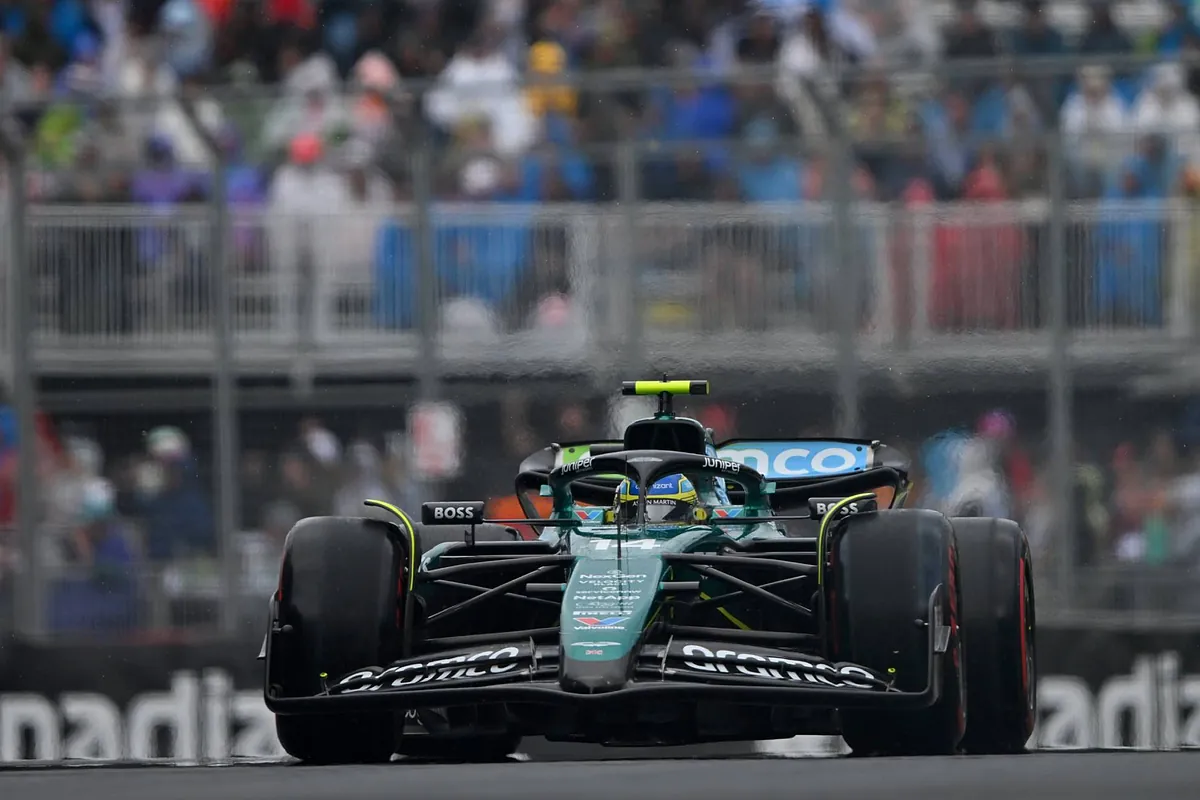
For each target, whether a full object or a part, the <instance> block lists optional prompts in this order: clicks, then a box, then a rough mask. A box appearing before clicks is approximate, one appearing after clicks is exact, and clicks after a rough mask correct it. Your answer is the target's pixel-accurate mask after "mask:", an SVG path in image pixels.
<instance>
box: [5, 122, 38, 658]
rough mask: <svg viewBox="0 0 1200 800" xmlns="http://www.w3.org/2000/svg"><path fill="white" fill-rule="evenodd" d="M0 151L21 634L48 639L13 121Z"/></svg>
mask: <svg viewBox="0 0 1200 800" xmlns="http://www.w3.org/2000/svg"><path fill="white" fill-rule="evenodd" d="M0 150H3V152H4V157H5V159H6V160H7V161H8V190H9V192H8V219H7V223H8V266H9V285H8V289H9V291H8V297H9V301H8V302H9V308H8V312H9V313H8V319H9V340H8V347H9V354H8V355H9V359H10V360H11V370H10V372H9V375H10V379H11V381H12V385H11V386H10V387H9V390H10V391H11V392H12V398H11V401H12V405H13V412H14V413H15V414H16V417H17V437H18V447H17V514H16V522H17V535H18V541H19V542H20V546H21V551H22V553H23V554H24V568H23V570H22V572H21V577H20V581H19V583H18V585H17V596H16V598H15V600H16V609H15V611H16V618H15V620H14V623H15V627H16V630H17V632H18V633H20V634H21V635H22V636H25V637H27V638H30V639H36V638H40V637H42V636H44V635H45V634H46V625H45V607H46V602H45V601H46V594H45V588H46V587H45V586H44V585H43V584H44V583H45V576H44V575H43V572H42V566H43V564H42V554H41V551H40V537H39V536H38V535H37V534H38V527H39V526H40V524H41V513H40V511H41V509H40V504H39V494H40V492H39V490H38V476H37V472H38V469H37V461H38V455H37V453H38V447H37V440H38V434H37V419H36V416H35V415H36V405H37V375H36V374H35V373H34V370H33V306H34V304H33V299H34V298H33V292H32V291H31V289H32V284H31V281H30V280H29V269H28V267H29V264H28V255H29V251H28V248H27V247H26V246H25V234H26V231H27V228H26V223H27V219H28V210H29V206H28V200H29V198H28V197H27V196H26V193H25V176H26V148H25V137H24V135H23V134H22V133H21V131H20V130H19V129H18V127H17V125H16V124H15V121H14V120H13V119H12V118H11V117H5V118H4V120H3V121H2V122H0Z"/></svg>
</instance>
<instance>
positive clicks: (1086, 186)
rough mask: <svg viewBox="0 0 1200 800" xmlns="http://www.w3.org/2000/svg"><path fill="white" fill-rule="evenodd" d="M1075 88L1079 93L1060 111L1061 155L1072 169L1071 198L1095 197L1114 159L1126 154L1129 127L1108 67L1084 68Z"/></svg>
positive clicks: (1128, 143) (1094, 66)
mask: <svg viewBox="0 0 1200 800" xmlns="http://www.w3.org/2000/svg"><path fill="white" fill-rule="evenodd" d="M1079 85H1080V91H1079V92H1077V93H1076V94H1073V95H1072V96H1071V97H1070V98H1068V99H1067V102H1066V104H1065V105H1064V106H1063V110H1062V120H1061V125H1062V132H1063V139H1064V142H1063V144H1064V155H1065V156H1066V158H1067V160H1068V164H1069V165H1070V167H1071V168H1072V176H1071V177H1072V179H1073V180H1072V184H1073V189H1074V192H1075V194H1077V195H1083V196H1091V197H1095V196H1098V195H1099V194H1100V193H1101V191H1102V190H1103V187H1104V184H1105V181H1106V179H1107V173H1108V170H1109V165H1110V164H1111V163H1112V162H1113V160H1114V158H1119V157H1120V154H1121V153H1123V152H1127V151H1128V148H1129V145H1130V142H1129V132H1130V128H1131V126H1130V122H1129V120H1128V117H1127V115H1126V110H1125V104H1124V102H1123V101H1122V100H1121V97H1120V95H1119V94H1118V93H1117V91H1116V90H1115V89H1114V88H1113V85H1112V71H1111V70H1110V69H1109V68H1108V67H1105V66H1103V65H1100V64H1093V65H1090V66H1087V67H1084V68H1083V69H1082V70H1080V75H1079Z"/></svg>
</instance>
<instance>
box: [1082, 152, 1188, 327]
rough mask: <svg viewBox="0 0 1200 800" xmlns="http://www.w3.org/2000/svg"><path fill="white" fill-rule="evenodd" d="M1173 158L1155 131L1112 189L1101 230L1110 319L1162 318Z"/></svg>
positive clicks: (1099, 297) (1148, 321)
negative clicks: (1164, 203)
mask: <svg viewBox="0 0 1200 800" xmlns="http://www.w3.org/2000/svg"><path fill="white" fill-rule="evenodd" d="M1170 158H1171V157H1170V154H1169V152H1168V149H1167V145H1166V142H1165V141H1164V140H1163V139H1162V138H1161V137H1151V138H1150V139H1149V140H1148V141H1147V143H1146V148H1145V150H1144V151H1143V152H1142V153H1139V154H1138V155H1136V156H1133V157H1131V158H1130V159H1128V160H1127V161H1126V163H1125V164H1124V165H1123V167H1122V168H1121V170H1120V171H1119V173H1118V175H1117V177H1116V180H1114V181H1113V182H1112V183H1111V184H1110V186H1109V189H1108V192H1107V193H1106V200H1105V206H1106V207H1105V208H1104V209H1103V216H1102V220H1103V221H1102V222H1101V224H1100V225H1099V226H1098V229H1097V231H1096V271H1095V281H1096V285H1095V298H1096V313H1097V314H1098V315H1099V316H1100V318H1101V319H1102V320H1104V321H1105V322H1106V323H1108V324H1110V325H1112V324H1117V325H1159V324H1161V323H1162V313H1163V310H1162V294H1161V293H1162V286H1161V281H1162V268H1163V256H1164V252H1165V241H1164V231H1163V228H1162V219H1163V217H1162V215H1163V213H1164V210H1163V207H1162V205H1161V204H1160V203H1161V201H1163V200H1164V199H1165V198H1166V195H1167V193H1168V192H1169V191H1170V190H1171V189H1172V188H1173V186H1174V183H1173V181H1172V177H1173V176H1174V174H1176V170H1173V169H1172V168H1171V166H1170ZM1138 201H1140V202H1138ZM1156 201H1157V202H1156Z"/></svg>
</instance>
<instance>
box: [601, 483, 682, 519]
mask: <svg viewBox="0 0 1200 800" xmlns="http://www.w3.org/2000/svg"><path fill="white" fill-rule="evenodd" d="M696 502H697V495H696V487H695V486H694V485H693V484H692V482H691V480H689V479H688V478H686V477H684V476H683V475H668V476H667V477H665V478H660V479H659V480H658V481H656V482H655V484H654V485H653V486H651V487H650V491H649V493H648V494H647V495H646V521H647V522H684V521H687V520H689V519H691V512H692V509H693V508H694V507H695V506H696ZM637 505H638V487H637V484H636V483H633V482H632V481H630V480H629V479H628V478H626V479H625V480H623V481H621V485H620V486H618V487H617V498H616V509H615V510H616V513H617V519H618V520H620V521H621V522H622V523H630V522H635V521H636V520H637Z"/></svg>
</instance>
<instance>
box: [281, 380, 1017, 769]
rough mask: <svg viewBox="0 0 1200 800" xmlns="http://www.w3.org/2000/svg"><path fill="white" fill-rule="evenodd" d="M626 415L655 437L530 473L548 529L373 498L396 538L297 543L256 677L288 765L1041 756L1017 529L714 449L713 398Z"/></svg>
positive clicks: (835, 443)
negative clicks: (612, 756)
mask: <svg viewBox="0 0 1200 800" xmlns="http://www.w3.org/2000/svg"><path fill="white" fill-rule="evenodd" d="M623 391H624V392H625V393H626V394H637V395H651V396H653V395H657V396H658V397H659V403H660V405H659V410H658V413H657V414H655V415H654V416H653V417H650V418H647V419H642V420H638V421H636V422H634V423H633V424H631V425H630V426H629V427H628V428H627V429H626V431H625V434H624V439H623V441H619V442H592V443H577V444H567V445H552V446H550V447H548V448H546V449H545V450H542V451H540V452H538V453H535V454H534V455H532V456H530V457H529V458H528V459H526V460H525V462H524V463H523V464H522V465H521V469H520V472H519V474H518V476H517V480H516V486H517V494H518V496H519V497H520V498H521V499H522V506H523V507H524V508H525V509H526V515H527V517H528V519H521V520H489V519H485V518H484V513H483V509H484V503H482V502H437V503H426V504H424V505H423V506H422V508H421V522H420V524H418V523H417V522H416V521H414V520H413V519H412V518H411V517H410V516H409V515H408V514H407V513H406V512H405V511H404V510H402V509H400V508H396V507H394V506H391V505H389V504H387V503H382V502H377V501H367V503H368V505H372V504H373V505H376V506H379V507H381V508H384V509H387V510H388V511H389V512H390V513H391V514H392V515H393V516H394V518H395V519H394V522H383V521H379V520H377V519H369V518H334V517H318V518H310V519H305V520H302V521H300V522H299V523H297V524H296V526H295V527H294V528H293V529H292V531H291V532H290V533H289V534H288V537H287V541H286V544H285V545H284V553H283V561H282V568H281V572H280V581H279V588H278V591H277V592H276V593H275V595H274V597H273V598H272V600H271V604H270V628H269V631H268V633H267V636H266V638H265V641H264V643H263V648H262V651H261V653H260V655H259V657H260V658H261V659H265V661H266V687H265V695H266V703H267V706H268V707H269V708H270V709H271V710H272V711H273V712H274V713H275V714H276V719H277V730H278V733H279V738H280V741H281V743H282V744H283V746H284V748H285V749H286V750H287V752H288V753H290V754H291V755H293V756H295V757H297V758H300V759H302V760H306V761H313V762H325V763H330V762H370V761H384V760H388V759H389V758H390V757H391V756H392V755H393V753H395V752H400V753H410V754H418V755H428V756H433V757H453V758H457V759H468V760H486V759H495V758H503V757H505V756H507V755H508V754H509V753H512V752H513V751H514V750H515V749H516V748H517V746H518V745H519V742H520V738H521V737H522V736H545V737H546V738H547V739H549V740H552V741H564V742H593V743H600V744H604V745H625V746H651V745H681V744H691V743H700V742H717V741H735V740H741V741H748V740H764V739H779V738H789V737H792V736H795V735H802V734H839V733H840V734H841V735H842V736H843V738H844V739H845V741H846V743H847V744H848V745H849V747H850V748H851V749H852V750H853V751H855V752H856V753H860V754H949V753H956V752H964V751H965V752H972V753H1013V752H1021V751H1023V750H1024V748H1025V745H1026V742H1027V740H1028V739H1029V737H1030V735H1031V733H1032V731H1033V723H1034V716H1035V711H1036V708H1035V705H1036V693H1035V685H1036V661H1035V657H1034V630H1035V625H1034V599H1033V579H1032V571H1031V565H1030V557H1029V548H1028V545H1027V543H1026V540H1025V536H1024V534H1023V533H1022V531H1021V529H1020V528H1019V527H1018V526H1017V525H1016V524H1015V523H1013V522H1010V521H1008V520H999V519H983V518H968V519H948V518H946V517H944V516H942V515H941V514H939V513H937V512H934V511H928V510H922V509H903V508H900V506H901V505H902V504H903V500H904V497H905V494H906V493H907V490H908V486H909V484H908V465H907V462H906V461H905V459H904V458H903V456H901V455H900V454H899V453H897V452H896V451H894V450H892V449H890V448H888V447H886V446H884V445H882V444H880V443H879V442H874V441H868V440H851V439H830V440H827V441H815V440H805V439H800V440H790V441H757V440H735V441H731V442H726V443H724V444H722V445H720V446H716V445H714V443H713V441H712V434H711V431H709V430H707V429H705V428H704V427H703V426H702V425H701V424H700V423H698V422H696V421H695V420H692V419H687V418H684V417H680V416H677V415H676V414H675V413H674V412H673V410H672V398H673V396H674V395H677V394H707V393H708V384H707V382H705V381H666V380H665V379H664V380H663V381H636V382H630V383H626V384H625V385H624V388H623ZM530 492H534V493H536V494H539V495H541V496H542V497H546V498H549V499H550V500H551V502H552V511H551V513H550V514H549V516H547V517H540V516H538V514H537V512H536V509H535V506H534V503H533V501H532V500H530V498H529V496H528V493H530ZM518 523H519V524H523V525H533V526H536V527H537V528H538V529H540V530H541V531H542V533H541V535H540V537H539V538H537V539H535V540H523V539H520V538H519V537H518V536H517V535H516V532H515V531H514V530H513V529H512V528H510V527H507V526H508V525H514V524H518Z"/></svg>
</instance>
